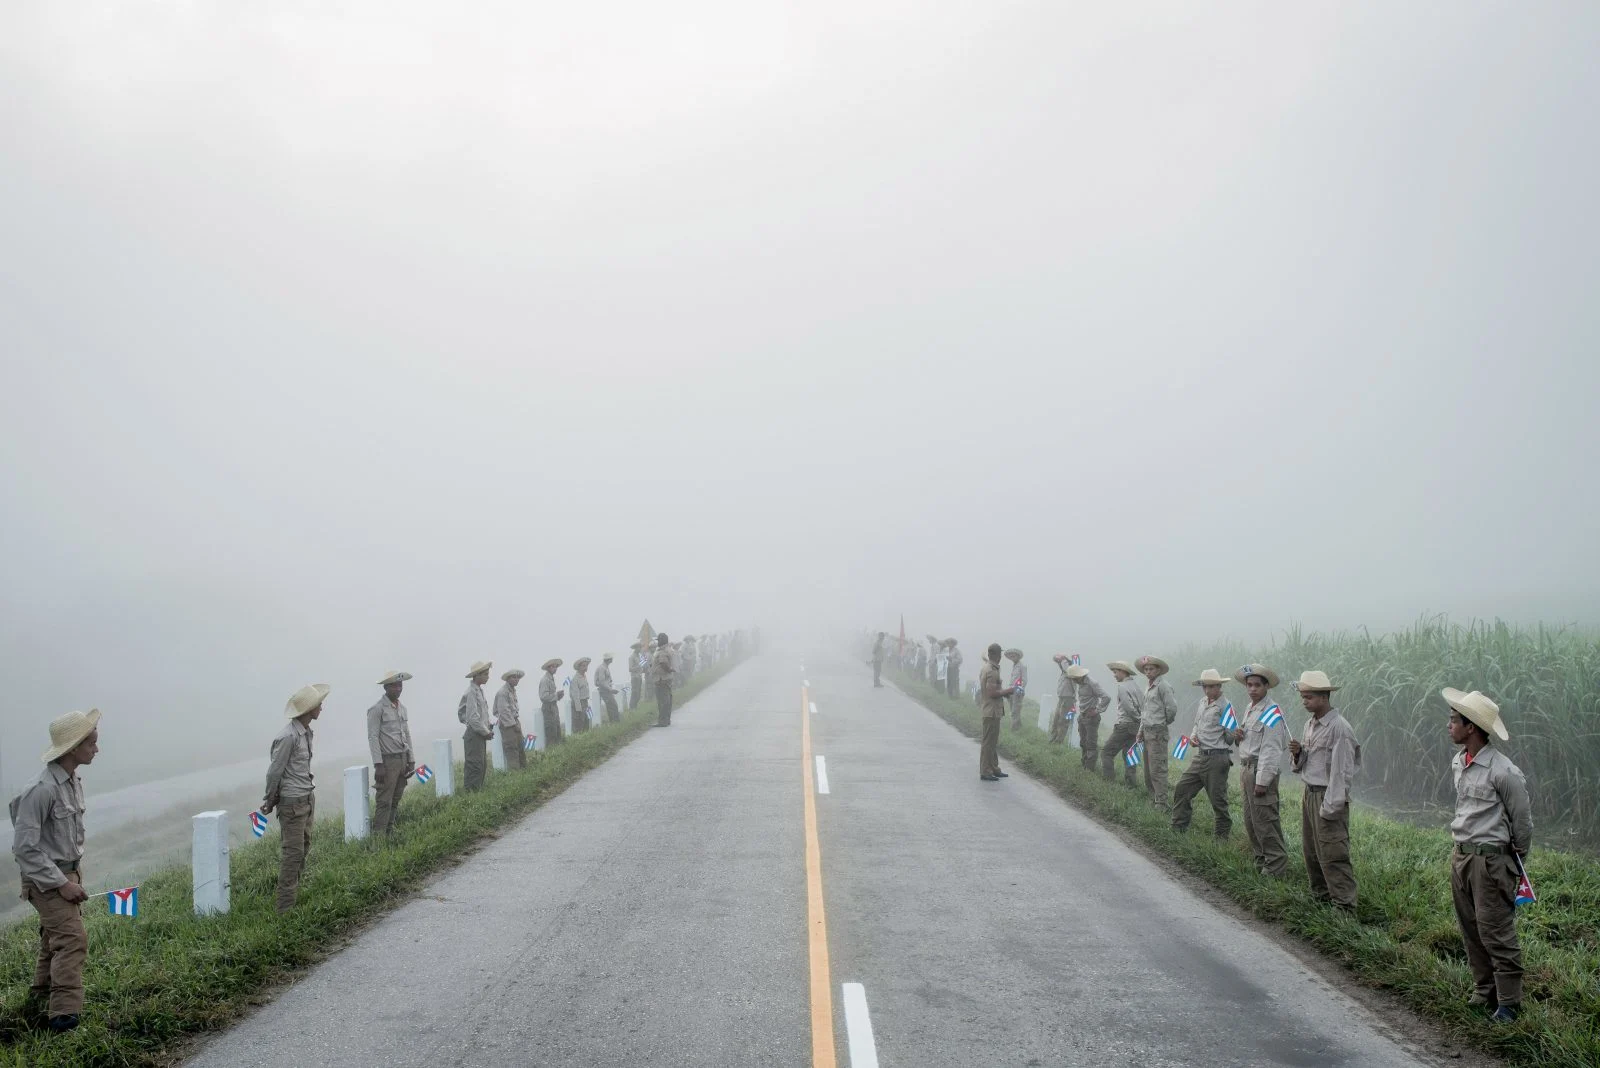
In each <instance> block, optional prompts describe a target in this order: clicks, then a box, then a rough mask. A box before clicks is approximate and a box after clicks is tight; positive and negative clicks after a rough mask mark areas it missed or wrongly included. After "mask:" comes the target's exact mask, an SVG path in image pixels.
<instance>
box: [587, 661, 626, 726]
mask: <svg viewBox="0 0 1600 1068" xmlns="http://www.w3.org/2000/svg"><path fill="white" fill-rule="evenodd" d="M614 659H616V658H615V657H613V656H612V655H611V654H610V653H607V654H606V655H605V656H602V657H601V658H600V666H599V667H597V668H595V669H594V688H595V689H597V690H599V691H600V703H601V704H603V705H605V706H606V722H607V723H621V722H622V712H621V710H619V709H618V708H617V688H616V686H615V685H613V684H612V682H611V661H612V660H614Z"/></svg>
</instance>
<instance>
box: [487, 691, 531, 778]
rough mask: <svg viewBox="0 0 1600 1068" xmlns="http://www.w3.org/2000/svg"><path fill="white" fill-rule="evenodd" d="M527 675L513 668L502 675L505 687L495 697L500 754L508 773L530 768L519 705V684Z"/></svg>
mask: <svg viewBox="0 0 1600 1068" xmlns="http://www.w3.org/2000/svg"><path fill="white" fill-rule="evenodd" d="M526 674H527V672H525V671H523V670H522V669H521V668H512V669H511V670H510V671H508V672H506V673H505V674H504V675H501V676H500V681H501V683H503V685H502V686H501V687H500V692H499V693H497V694H495V695H494V725H495V728H496V729H497V730H498V731H499V732H500V752H501V753H502V754H503V755H504V756H505V758H506V770H508V771H509V770H510V769H512V768H525V767H527V766H528V751H527V750H526V749H524V748H523V747H522V740H523V739H522V709H521V706H520V705H518V703H517V683H519V682H521V681H522V677H523V676H524V675H526Z"/></svg>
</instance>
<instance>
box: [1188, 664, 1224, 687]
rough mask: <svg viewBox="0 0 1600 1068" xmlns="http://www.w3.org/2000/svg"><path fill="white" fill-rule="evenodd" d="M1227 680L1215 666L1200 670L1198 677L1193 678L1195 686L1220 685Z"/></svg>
mask: <svg viewBox="0 0 1600 1068" xmlns="http://www.w3.org/2000/svg"><path fill="white" fill-rule="evenodd" d="M1227 681H1228V680H1227V679H1225V678H1223V677H1222V675H1221V674H1219V673H1218V671H1217V669H1216V668H1206V669H1205V670H1204V671H1202V672H1200V677H1199V678H1198V679H1195V680H1194V684H1195V685H1196V686H1221V685H1222V684H1223V683H1225V682H1227Z"/></svg>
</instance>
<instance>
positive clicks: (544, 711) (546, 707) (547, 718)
mask: <svg viewBox="0 0 1600 1068" xmlns="http://www.w3.org/2000/svg"><path fill="white" fill-rule="evenodd" d="M539 718H540V719H542V720H544V747H545V748H546V749H549V748H551V747H552V746H557V745H560V744H561V709H560V708H559V707H558V706H557V705H556V703H555V702H554V701H546V702H544V703H542V704H540V705H539Z"/></svg>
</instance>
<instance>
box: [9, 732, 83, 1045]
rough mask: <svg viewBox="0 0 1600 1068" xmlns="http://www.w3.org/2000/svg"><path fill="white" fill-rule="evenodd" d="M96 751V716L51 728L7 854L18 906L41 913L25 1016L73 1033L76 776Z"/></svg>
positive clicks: (79, 811)
mask: <svg viewBox="0 0 1600 1068" xmlns="http://www.w3.org/2000/svg"><path fill="white" fill-rule="evenodd" d="M99 751H100V710H99V709H97V708H91V709H90V710H89V711H88V712H68V713H67V714H66V715H64V716H58V717H57V718H56V719H54V720H52V721H51V723H50V748H49V749H46V750H45V752H44V758H43V759H44V771H42V772H40V774H39V777H38V779H36V780H34V782H33V783H31V784H30V785H29V786H28V787H27V788H26V789H24V790H23V791H22V792H21V793H20V794H18V795H17V796H16V797H14V798H12V799H11V855H12V856H13V857H15V858H16V861H17V868H18V870H19V871H20V872H21V873H22V899H23V900H24V901H26V902H27V903H28V904H30V905H32V906H33V910H34V911H35V912H37V913H38V914H39V954H38V958H37V961H36V963H35V965H34V969H33V985H32V986H30V987H29V988H28V995H27V999H26V1000H25V1001H24V1002H23V1004H22V1015H23V1017H24V1018H26V1019H33V1018H35V1017H37V1016H38V1015H40V1014H41V1013H43V1014H44V1015H45V1017H46V1019H47V1021H48V1026H49V1028H50V1030H51V1031H53V1032H56V1033H60V1032H63V1031H70V1030H72V1029H73V1028H74V1027H77V1026H78V1018H79V1017H80V1016H81V1015H82V1013H83V965H84V962H85V961H86V960H88V958H89V933H88V931H87V930H85V929H84V926H83V911H82V905H83V903H84V902H85V901H86V900H88V897H89V895H88V894H87V893H86V892H85V891H84V889H83V842H84V826H83V812H84V800H83V780H82V779H80V778H78V769H79V768H82V767H87V766H88V765H90V764H92V763H94V758H95V754H96V753H98V752H99Z"/></svg>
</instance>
